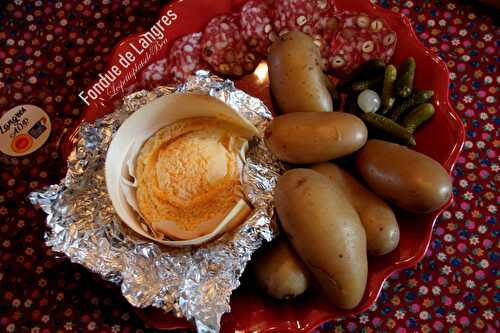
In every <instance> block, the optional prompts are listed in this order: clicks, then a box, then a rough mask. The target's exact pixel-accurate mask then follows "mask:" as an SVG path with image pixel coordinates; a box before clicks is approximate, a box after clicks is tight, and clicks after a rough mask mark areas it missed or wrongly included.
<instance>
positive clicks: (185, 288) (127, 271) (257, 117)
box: [29, 71, 285, 332]
mask: <svg viewBox="0 0 500 333" xmlns="http://www.w3.org/2000/svg"><path fill="white" fill-rule="evenodd" d="M175 91H179V92H181V91H182V92H187V91H193V92H202V93H206V94H208V95H211V96H214V97H216V98H218V99H220V100H221V101H223V102H225V103H227V104H228V105H230V106H231V107H233V108H234V109H236V110H238V112H240V114H241V115H243V116H244V117H245V118H246V119H248V120H249V121H250V122H251V123H252V124H253V125H254V126H255V127H257V129H259V130H260V132H261V133H263V131H264V129H265V127H266V126H267V124H268V122H269V121H270V120H271V119H272V115H271V112H270V111H269V110H268V109H267V108H266V106H265V105H264V104H263V103H262V102H261V101H260V100H258V99H256V98H253V97H251V96H249V95H247V94H246V93H244V92H243V91H241V90H238V89H235V87H234V85H233V83H232V82H231V81H228V80H225V81H224V80H221V79H218V78H215V77H211V76H210V75H209V74H208V73H207V72H205V71H199V72H198V73H197V76H196V77H192V78H191V79H189V80H188V82H187V83H185V84H183V85H181V86H179V87H159V88H157V89H155V91H153V92H147V91H140V92H136V93H134V94H131V95H129V96H127V97H125V98H124V102H123V105H122V106H120V107H119V108H118V109H117V110H116V111H115V112H113V113H111V114H109V115H107V116H105V117H104V118H102V119H98V120H97V121H96V122H95V124H87V123H85V124H82V126H81V128H80V139H79V141H78V143H77V145H76V147H75V149H74V150H73V152H72V154H71V155H70V157H69V159H68V172H67V174H66V177H65V178H64V179H63V180H62V181H61V182H60V184H57V185H52V186H50V187H49V188H47V189H44V190H40V191H35V192H32V193H31V194H30V196H29V198H30V200H31V202H32V203H33V204H37V205H40V206H41V208H42V209H43V210H44V211H45V212H46V213H47V214H48V216H47V225H48V226H49V227H50V231H49V232H47V234H46V235H45V238H46V243H47V245H48V246H51V247H52V249H53V250H54V251H57V252H61V253H64V254H65V255H66V256H68V257H69V259H70V260H71V261H72V262H75V263H79V264H82V265H83V266H85V267H86V268H88V269H89V270H91V271H93V272H96V273H98V274H100V275H101V276H102V277H103V278H104V279H106V280H109V281H112V282H114V283H116V284H119V285H120V286H121V291H122V293H123V296H124V297H125V298H126V299H127V300H128V301H129V302H130V303H131V304H132V305H134V306H137V307H147V306H155V307H160V308H162V309H164V310H165V311H173V312H174V313H175V314H176V315H178V316H183V317H186V318H188V319H191V320H194V322H195V323H196V326H197V328H198V331H199V332H217V331H219V329H220V319H221V317H222V315H223V314H224V313H225V312H229V311H230V306H229V298H230V296H231V293H232V292H233V290H234V289H236V288H237V287H238V286H239V284H240V282H239V278H240V276H241V274H242V273H243V271H244V269H245V267H246V265H247V263H248V261H249V260H250V258H251V256H252V254H253V252H254V251H255V250H257V249H258V248H259V247H260V246H261V244H262V242H263V241H264V240H265V241H270V240H271V239H272V238H273V237H274V236H275V235H276V230H275V223H274V216H273V214H274V207H273V190H274V186H275V183H276V180H277V177H278V176H279V174H281V173H282V172H283V171H284V169H285V166H284V165H283V164H282V163H280V162H278V161H277V160H275V159H274V158H273V157H272V155H271V153H270V152H269V151H268V149H267V147H266V146H265V145H264V143H263V140H262V138H256V139H254V140H252V141H251V142H250V145H249V150H248V153H247V160H246V164H245V167H244V170H243V188H244V191H245V194H246V196H247V198H248V200H249V201H250V202H251V204H252V205H253V207H254V210H253V212H252V214H251V215H250V216H249V218H248V219H247V220H246V221H245V222H244V223H243V224H242V225H241V226H239V227H238V228H236V229H235V230H234V231H233V232H231V233H227V234H225V235H223V236H222V237H221V238H219V239H217V240H216V241H213V242H210V243H207V244H205V245H203V246H200V247H197V248H167V247H163V246H161V245H158V244H156V243H154V242H152V241H150V240H147V239H145V238H143V237H141V236H139V235H138V234H137V233H135V232H133V231H131V230H130V229H129V228H127V227H126V226H124V224H123V223H122V222H121V221H120V219H119V218H118V216H117V215H116V213H115V211H114V209H113V206H112V204H111V201H110V199H109V195H108V193H107V191H106V182H105V179H104V161H105V157H106V152H107V149H108V147H109V144H110V142H111V139H112V137H113V134H114V133H115V132H116V130H117V129H118V128H119V126H120V125H121V123H122V122H123V121H124V120H125V119H127V117H128V116H129V115H130V114H132V113H133V112H135V111H137V110H138V109H140V108H141V107H142V106H144V105H145V104H147V103H149V102H151V101H153V100H154V99H156V98H158V97H160V96H163V95H165V94H171V93H173V92H175ZM145 281H147V283H145Z"/></svg>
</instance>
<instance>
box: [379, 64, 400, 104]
mask: <svg viewBox="0 0 500 333" xmlns="http://www.w3.org/2000/svg"><path fill="white" fill-rule="evenodd" d="M397 76H398V71H397V69H396V67H395V66H394V65H387V67H386V68H385V73H384V87H383V89H382V96H381V98H380V100H381V105H380V113H382V114H385V113H387V111H389V109H390V108H392V106H393V105H394V102H395V101H396V97H395V91H394V88H395V87H396V78H397Z"/></svg>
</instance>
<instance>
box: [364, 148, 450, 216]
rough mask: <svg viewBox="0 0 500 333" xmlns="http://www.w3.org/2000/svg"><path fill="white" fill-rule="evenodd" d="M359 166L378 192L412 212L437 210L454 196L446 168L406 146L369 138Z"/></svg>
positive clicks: (369, 183)
mask: <svg viewBox="0 0 500 333" xmlns="http://www.w3.org/2000/svg"><path fill="white" fill-rule="evenodd" d="M356 168H357V170H358V172H359V174H360V175H361V177H363V179H364V181H365V182H366V183H367V184H368V186H369V187H370V188H371V189H372V190H373V191H374V192H375V193H377V194H378V195H379V196H381V197H382V198H384V199H386V200H388V201H390V202H392V203H394V204H395V205H397V206H399V207H401V208H404V209H406V210H409V211H412V212H417V213H426V212H431V211H434V210H436V209H438V208H440V207H442V206H443V205H444V204H445V203H446V202H448V200H449V199H450V198H451V191H452V184H451V178H450V176H449V175H448V173H447V172H446V170H445V169H444V168H443V167H442V166H441V165H440V164H439V163H438V162H436V161H435V160H433V159H432V158H430V157H428V156H425V155H424V154H421V153H419V152H416V151H414V150H411V149H409V148H407V147H405V146H401V145H398V144H395V143H391V142H386V141H382V140H369V141H368V142H367V143H366V145H365V147H364V148H363V149H362V150H361V151H360V152H359V153H358V154H357V156H356Z"/></svg>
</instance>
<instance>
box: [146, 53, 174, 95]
mask: <svg viewBox="0 0 500 333" xmlns="http://www.w3.org/2000/svg"><path fill="white" fill-rule="evenodd" d="M167 69H168V59H166V58H163V59H160V60H157V61H155V62H153V63H152V64H150V65H149V66H148V67H146V69H145V70H144V71H143V72H142V78H141V81H142V86H144V87H145V88H146V89H153V88H154V87H156V86H159V85H164V84H168V83H171V82H172V76H171V75H170V74H169V72H168V70H167Z"/></svg>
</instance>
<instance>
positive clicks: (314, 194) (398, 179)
mask: <svg viewBox="0 0 500 333" xmlns="http://www.w3.org/2000/svg"><path fill="white" fill-rule="evenodd" d="M268 58H269V72H270V80H271V89H272V93H273V96H274V98H275V101H276V104H277V107H278V108H279V110H280V112H282V113H284V114H283V115H280V116H278V117H276V118H274V119H273V121H272V122H271V123H270V125H269V127H268V128H267V130H266V133H265V141H266V144H267V146H268V147H269V149H270V150H271V151H272V153H273V154H274V155H275V156H276V157H277V158H279V159H281V160H283V161H286V162H289V163H291V164H295V165H296V167H297V168H292V169H290V170H288V171H287V172H285V173H284V174H283V175H282V176H281V177H280V178H279V180H278V182H277V185H276V189H275V205H276V211H277V215H278V218H279V222H280V227H281V230H282V234H284V235H286V237H284V236H283V235H282V236H280V238H279V239H278V240H276V241H274V242H273V243H272V244H270V246H268V247H266V248H265V249H263V251H261V252H260V253H259V254H258V256H257V258H256V260H255V262H254V266H253V268H254V274H255V277H256V280H257V282H258V284H259V285H260V286H261V287H262V288H263V289H264V290H265V291H266V292H267V293H268V294H270V295H271V296H273V297H276V298H290V297H295V296H297V295H300V294H301V293H303V292H304V291H305V290H306V289H307V288H308V286H309V285H310V284H312V283H313V281H314V283H316V284H317V285H318V286H319V287H320V288H321V289H322V291H323V292H324V293H325V295H326V296H327V297H328V299H329V300H330V301H331V302H332V303H333V304H334V305H336V306H338V307H339V308H342V309H352V308H354V307H356V306H357V305H358V304H359V303H360V301H361V299H362V297H363V295H364V292H365V288H366V282H367V275H368V255H373V256H378V255H384V254H387V253H389V252H391V251H393V250H394V249H395V248H396V247H397V246H398V243H399V227H398V223H397V220H396V217H395V215H394V212H393V210H392V208H391V206H390V205H389V204H387V203H386V202H389V203H391V204H393V205H396V206H399V207H401V208H403V209H405V210H408V211H411V212H416V213H425V212H430V211H433V210H436V209H439V208H440V207H442V206H443V205H444V204H446V203H447V202H448V201H449V200H450V198H451V191H452V184H451V179H450V176H449V175H448V173H447V172H446V170H445V169H444V168H443V167H442V166H441V165H440V164H439V163H438V162H436V161H435V160H433V159H431V158H429V157H427V156H425V155H423V154H421V153H418V152H416V151H414V150H411V149H409V148H407V147H404V146H401V145H398V144H394V143H390V142H386V141H382V140H375V139H368V130H367V128H366V126H365V124H364V123H363V121H361V120H360V119H359V118H358V117H356V116H355V115H353V114H349V113H343V112H332V111H333V110H332V101H331V97H330V95H329V92H328V90H327V89H326V88H325V83H324V79H323V75H324V74H323V72H322V71H321V68H320V62H319V59H320V56H319V51H318V48H317V47H316V46H315V44H314V43H313V41H312V40H311V39H310V38H309V37H308V36H307V35H305V34H303V33H300V32H296V31H293V32H290V33H288V34H285V35H283V36H282V37H281V38H280V39H279V40H278V41H276V42H275V43H274V44H273V45H272V47H271V49H270V52H269V56H268ZM349 155H352V156H353V160H354V163H352V164H353V165H354V167H353V168H352V169H354V170H352V171H353V172H352V174H351V172H350V171H351V170H349V171H348V170H346V169H344V168H342V167H340V166H339V165H337V164H335V163H334V162H332V160H335V159H340V158H342V157H345V156H349ZM297 164H298V166H297ZM358 179H359V180H358Z"/></svg>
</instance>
